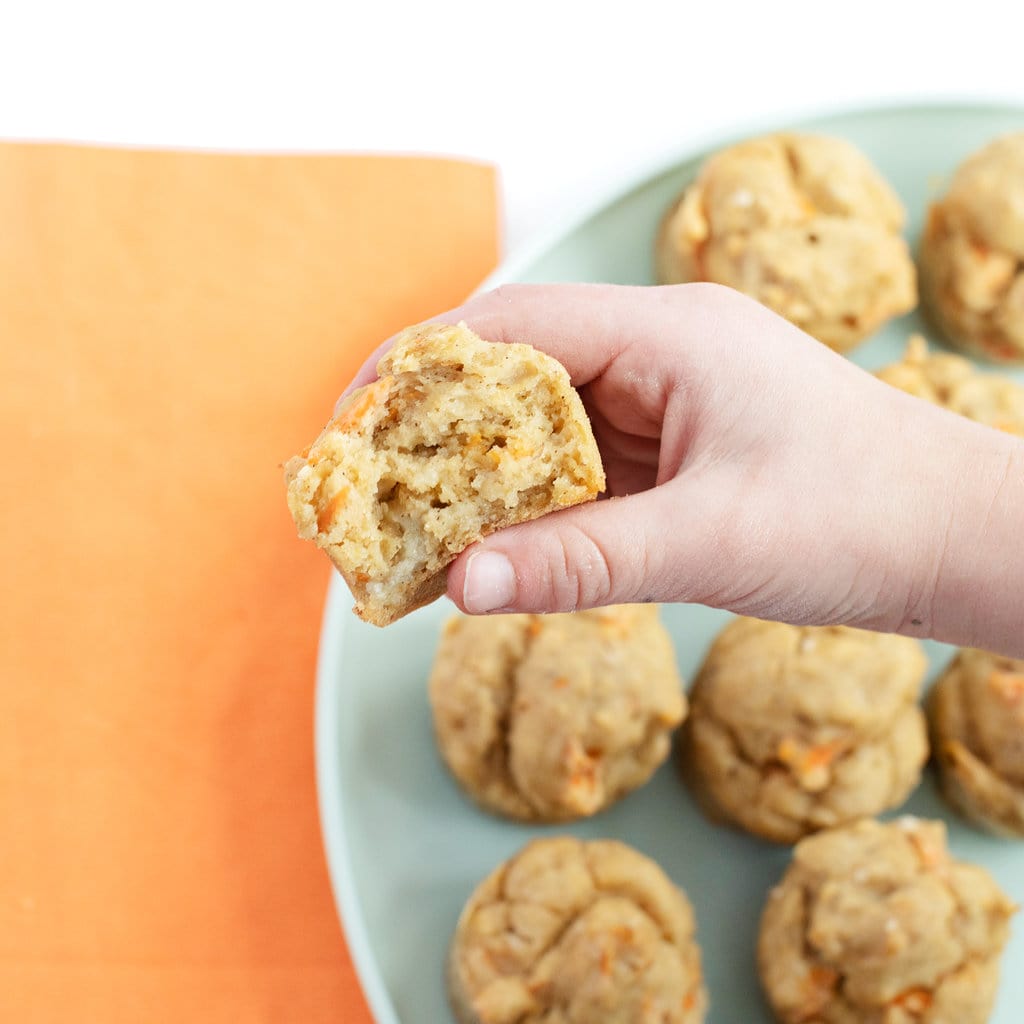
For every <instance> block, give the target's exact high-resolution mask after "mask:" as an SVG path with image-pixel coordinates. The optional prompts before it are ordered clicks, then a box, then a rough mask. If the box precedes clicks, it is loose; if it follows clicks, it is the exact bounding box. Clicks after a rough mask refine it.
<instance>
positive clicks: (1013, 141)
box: [920, 132, 1024, 363]
mask: <svg viewBox="0 0 1024 1024" xmlns="http://www.w3.org/2000/svg"><path fill="white" fill-rule="evenodd" d="M920 267H921V298H922V301H923V302H924V306H925V309H926V311H927V312H928V314H929V316H930V317H931V318H932V319H933V320H934V321H935V323H936V324H937V325H938V326H939V328H941V330H942V332H943V333H944V334H945V336H946V338H948V340H949V341H951V342H952V343H953V344H954V345H957V346H959V347H960V348H962V349H964V350H965V351H967V352H970V353H973V354H974V355H978V356H981V357H983V358H985V359H990V360H992V361H993V362H997V363H1021V362H1024V132H1020V133H1018V134H1016V135H1005V136H1003V137H1002V138H999V139H996V140H995V141H994V142H990V143H989V144H988V145H987V146H985V147H984V148H983V149H981V150H979V151H978V152H977V153H975V154H973V155H972V156H971V157H969V158H968V159H967V160H966V161H965V162H964V163H963V164H961V165H960V167H959V168H958V169H957V171H956V173H955V174H954V175H953V180H952V182H951V183H950V186H949V190H948V191H947V192H946V194H945V195H944V196H943V197H942V198H941V199H939V200H938V202H936V203H933V204H932V206H931V208H930V209H929V211H928V220H927V223H926V225H925V230H924V235H923V237H922V239H921V249H920Z"/></svg>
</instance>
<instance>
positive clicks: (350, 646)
mask: <svg viewBox="0 0 1024 1024" xmlns="http://www.w3.org/2000/svg"><path fill="white" fill-rule="evenodd" d="M766 127H770V126H766ZM797 127H800V128H803V129H807V130H810V131H821V132H828V133H831V134H835V135H841V136H845V137H846V138H848V139H850V140H851V141H853V142H854V143H856V144H857V145H858V146H860V147H861V148H862V149H863V150H864V151H865V152H866V153H867V154H868V156H869V157H871V159H872V160H874V162H875V163H876V164H877V166H878V167H879V168H880V169H881V170H882V172H883V173H884V174H885V176H886V177H887V178H888V179H889V180H890V181H891V182H892V183H893V184H894V185H895V187H896V189H897V190H898V191H899V193H900V195H901V196H902V197H903V200H904V202H905V203H906V205H907V209H908V210H909V212H910V226H909V232H910V237H911V238H912V239H914V238H916V236H917V234H918V231H919V229H920V226H921V222H922V217H923V215H924V210H925V206H926V203H927V201H928V200H929V198H931V195H932V194H933V192H934V190H935V189H936V186H937V182H939V181H941V179H942V178H943V177H944V176H947V175H948V174H949V172H950V171H951V170H952V169H953V168H954V167H955V166H956V164H957V163H958V162H959V161H960V160H961V159H962V158H963V157H964V156H966V155H967V154H968V153H970V152H971V151H972V150H974V149H976V148H977V147H978V146H980V145H982V144H983V143H984V142H986V141H987V140H988V139H990V138H992V137H993V136H994V135H997V134H999V133H1001V132H1005V131H1010V130H1018V131H1019V130H1022V129H1024V111H1020V110H1011V109H993V108H987V107H986V108H979V107H941V108H938V107H923V108H921V107H919V108H906V109H894V110H875V111H868V112H862V113H854V114H842V115H838V116H833V117H826V118H821V119H820V120H816V121H809V122H806V123H804V124H801V125H798V126H797ZM729 141H733V139H731V138H727V139H721V140H716V142H715V144H714V145H709V146H708V147H707V150H708V151H712V150H714V149H717V148H719V147H720V146H721V145H723V144H725V143H726V142H729ZM703 156H704V153H700V154H697V155H692V154H690V155H689V156H688V157H687V158H686V159H683V160H680V162H679V163H678V164H676V165H674V166H672V167H671V169H669V170H665V171H662V172H660V173H656V174H654V175H653V176H652V177H650V178H648V179H646V180H643V181H641V182H640V183H639V184H635V185H634V186H633V187H630V188H629V189H628V190H625V191H623V192H620V193H619V194H618V195H617V196H615V197H614V198H612V199H611V200H610V201H609V202H607V203H606V204H604V205H603V206H601V207H600V208H599V209H598V210H597V212H596V213H593V214H592V215H591V216H589V217H587V218H586V219H584V220H582V221H580V222H578V223H576V224H575V225H574V226H572V227H571V228H569V229H568V230H565V231H563V232H562V233H560V234H559V235H557V236H555V237H553V238H551V240H550V241H549V242H547V243H545V244H542V245H539V246H538V247H537V248H536V249H535V250H534V251H533V252H532V253H531V254H529V255H527V256H525V257H523V258H521V259H519V260H516V261H513V262H512V263H510V264H509V265H507V266H505V267H504V268H502V270H501V271H500V272H499V274H498V275H497V277H496V280H497V279H501V280H520V281H570V280H572V281H612V282H621V283H637V284H640V283H650V281H651V269H650V267H651V255H650V254H651V243H652V239H653V237H654V233H655V228H656V225H657V223H658V220H659V218H660V216H661V214H662V211H663V210H664V209H665V207H666V205H667V204H668V203H669V201H670V200H671V199H672V198H673V196H675V195H676V193H677V192H678V191H679V189H680V188H681V187H682V186H683V185H684V184H685V183H686V182H687V181H688V180H689V178H690V177H691V176H692V175H693V173H694V171H695V169H696V168H697V166H698V165H699V163H700V161H701V160H702V159H703ZM923 328H924V325H923V324H922V323H921V321H920V320H919V319H918V317H917V316H908V317H904V318H903V319H902V320H898V321H896V322H895V323H891V324H889V325H888V327H886V328H885V329H884V330H883V331H882V332H881V333H880V334H879V335H877V336H876V337H875V338H873V339H872V340H870V341H869V342H867V343H866V344H865V345H863V346H861V347H860V348H859V349H858V350H857V352H856V354H855V356H854V358H855V359H856V361H857V362H858V363H861V364H862V365H864V366H866V367H870V368H873V367H878V366H881V365H883V364H885V363H888V362H891V361H893V360H895V359H896V358H898V356H899V355H900V353H901V352H902V350H903V346H904V344H905V342H906V338H907V336H908V334H910V332H911V331H913V330H920V329H923ZM1021 379H1022V380H1024V376H1022V378H1021ZM452 611H453V609H452V606H451V605H449V604H448V603H447V602H445V601H440V602H437V603H435V604H434V605H432V606H430V607H428V608H424V609H422V610H420V611H418V612H416V613H415V614H413V615H411V616H409V617H408V618H406V619H403V620H402V621H400V622H398V623H396V624H395V625H393V626H390V627H388V628H387V629H386V630H380V629H377V628H375V627H373V626H367V625H365V624H364V623H361V622H359V621H358V620H357V619H356V618H355V616H353V615H352V613H351V600H350V598H349V596H348V592H347V591H346V589H345V587H344V585H343V584H342V583H341V581H340V580H339V579H337V578H335V579H334V581H333V582H332V585H331V590H330V594H329V597H328V601H327V608H326V611H325V615H324V626H323V636H322V640H321V651H320V664H319V680H318V686H319V693H318V701H317V722H316V738H317V778H318V785H319V791H320V809H321V816H322V821H323V830H324V841H325V843H326V848H327V859H328V862H329V865H330V871H331V877H332V880H333V884H334V890H335V894H336V897H337V902H338V908H339V910H340V912H341V916H342V919H343V921H344V925H345V931H346V934H347V936H348V942H349V947H350V949H351V951H352V955H353V957H354V959H355V962H356V966H357V968H358V971H359V974H360V977H361V979H362V982H363V985H364V988H365V991H366V994H367V997H368V999H369V1001H370V1005H371V1006H372V1008H373V1011H374V1014H375V1015H376V1019H377V1021H378V1024H444V1022H448V1021H450V1020H451V1015H450V1012H449V1009H448V1006H447V1003H446V1002H445V994H444V986H443V981H442V965H443V962H444V957H445V952H446V947H447V944H448V940H449V937H450V935H451V933H452V929H453V927H454V925H455V921H456V918H457V916H458V913H459V910H460V908H461V906H462V904H463V902H464V901H465V900H466V898H467V897H468V896H469V894H470V892H471V891H472V889H473V887H474V886H475V885H476V884H477V882H478V881H480V879H482V878H483V877H484V875H486V874H487V873H488V872H489V871H490V870H491V869H492V868H493V867H495V865H497V864H498V862H499V861H501V860H503V859H504V858H506V857H508V856H510V855H511V854H512V853H514V852H515V851H516V850H517V849H519V847H520V846H522V845H523V843H525V842H526V841H527V840H528V839H531V838H533V837H534V836H540V835H551V834H554V831H555V830H554V829H547V828H527V827H524V826H521V825H515V824H511V823H508V822H504V821H499V820H497V819H495V818H492V817H489V816H487V815H485V814H483V813H482V812H480V811H479V810H477V809H476V808H475V807H474V806H472V805H471V804H470V803H469V802H468V801H467V800H465V799H464V798H463V797H462V795H461V794H460V792H459V791H458V789H457V788H456V787H455V785H454V783H453V782H452V780H451V779H450V778H449V777H448V775H447V774H446V773H445V770H444V769H443V767H442V765H441V762H440V760H439V757H438V755H437V752H436V750H435V747H434V741H433V737H432V733H431V723H430V713H429V709H428V706H427V697H426V679H427V673H428V670H429V667H430V664H431V659H432V657H433V654H434V650H435V646H436V643H437V636H438V629H439V627H440V624H441V622H442V620H443V619H444V618H445V617H447V616H448V615H450V614H451V613H452ZM663 617H664V620H665V622H666V624H667V626H668V627H669V629H670V630H671V632H672V635H673V637H674V639H675V643H676V648H677V651H678V657H679V666H680V669H681V670H682V672H683V674H684V677H685V678H686V679H687V680H691V679H692V678H693V676H694V673H695V670H696V669H697V667H698V665H699V663H700V661H701V658H702V656H703V654H704V652H705V650H706V649H707V647H708V644H709V643H710V641H711V638H712V636H713V635H714V634H715V632H717V630H718V629H719V628H721V626H722V625H723V624H724V623H725V622H726V620H727V618H728V616H727V615H725V614H723V613H720V612H715V611H711V610H709V609H706V608H700V607H691V606H667V607H666V608H665V609H664V612H663ZM929 647H930V651H929V653H930V655H931V657H932V669H933V675H934V672H935V671H937V670H938V669H939V668H940V667H941V666H942V665H943V664H944V663H945V662H946V661H947V660H948V658H949V654H950V651H949V649H948V648H944V647H942V646H941V645H938V644H932V645H929ZM904 810H906V811H908V812H911V813H914V814H919V815H925V816H928V817H941V818H944V819H945V820H946V821H947V822H948V823H949V826H950V844H951V846H952V849H953V852H954V854H955V855H957V856H959V857H963V858H967V859H969V860H972V861H976V862H978V863H979V864H983V865H984V866H985V867H987V868H988V869H989V870H990V871H991V872H992V873H993V874H994V875H995V877H996V878H997V879H998V881H999V882H1000V884H1001V885H1002V886H1003V887H1004V888H1005V889H1006V891H1007V892H1008V893H1009V894H1010V896H1011V897H1012V898H1013V899H1014V900H1016V901H1017V902H1018V903H1024V843H1017V844H1014V843H1012V842H1007V841H1000V840H997V839H993V838H991V837H989V836H986V835H983V834H981V833H979V832H976V831H974V830H973V829H971V828H969V827H967V826H965V825H964V824H962V823H961V822H960V821H959V820H958V819H957V818H956V817H955V816H954V815H953V814H952V813H951V812H950V811H949V810H948V809H947V808H946V807H945V805H944V804H943V803H941V801H940V800H939V798H938V796H937V795H936V792H935V787H934V783H933V781H932V779H931V778H930V777H928V778H926V780H925V781H924V783H923V784H922V785H921V787H920V788H919V789H918V791H917V793H916V794H915V795H914V797H913V798H912V799H911V801H910V802H909V803H908V804H907V805H906V806H905V808H904ZM561 830H562V831H568V832H572V833H574V834H575V835H578V836H582V837H588V838H596V837H599V836H608V837H615V838H618V839H623V840H626V841H627V842H629V843H632V844H633V845H634V846H636V847H637V848H639V849H640V850H642V851H643V852H644V853H646V854H648V855H649V856H651V857H653V858H654V859H655V860H656V861H657V862H658V863H659V864H661V866H662V867H663V868H664V869H665V870H666V871H667V872H668V874H669V875H670V876H671V877H672V878H673V879H674V880H675V881H676V882H677V883H678V884H679V885H681V886H682V887H683V888H684V889H685V890H686V892H687V893H688V894H689V895H690V898H691V899H692V901H693V903H694V906H695V908H696V911H697V921H698V929H699V931H698V937H699V940H700V944H701V947H702V949H703V952H704V963H705V966H706V974H707V982H708V987H709V989H710V993H711V1011H710V1014H709V1016H708V1021H709V1022H711V1024H758V1022H769V1021H770V1019H771V1018H770V1015H769V1013H768V1011H767V1010H766V1008H765V1006H764V1003H763V1001H762V999H761V995H760V992H759V990H758V984H757V979H756V974H755V970H754V942H755V935H756V930H757V923H758V916H759V914H760V910H761V905H762V902H763V900H764V898H765V894H766V893H767V891H768V888H769V887H770V886H771V885H772V884H773V883H774V882H775V881H776V879H778V877H779V876H780V874H781V873H782V871H783V869H784V868H785V866H786V863H787V860H788V856H789V853H788V851H787V850H784V849H779V848H777V847H774V846H771V845H769V844H766V843H762V842H759V841H757V840H755V839H753V838H750V837H748V836H745V835H741V834H739V833H737V832H733V831H730V830H728V829H725V828H720V827H716V826H713V825H710V824H709V823H708V822H707V821H706V820H705V819H704V818H703V817H702V816H701V814H700V812H699V811H698V810H697V808H696V807H695V806H694V803H693V801H692V800H691V798H690V796H689V794H688V793H687V791H686V790H685V789H684V787H683V786H682V784H681V783H680V782H679V781H678V779H677V777H676V774H675V772H674V770H673V767H672V764H671V763H669V764H667V765H665V766H663V767H662V769H661V771H659V772H658V773H657V775H656V776H655V778H654V779H653V780H652V781H651V783H650V784H649V785H647V786H645V787H644V788H643V789H641V790H639V791H638V792H636V793H633V794H632V795H630V796H628V797H626V798H625V799H624V800H623V801H622V802H621V803H619V804H618V805H616V806H615V807H613V808H612V809H611V810H609V811H606V812H605V813H603V814H601V815H599V816H598V817H596V818H593V819H591V820H589V821H585V822H581V823H579V824H575V825H570V826H568V827H564V826H563V827H561ZM1015 931H1016V935H1015V937H1014V939H1013V940H1012V942H1011V944H1010V946H1009V947H1008V948H1007V950H1006V953H1005V958H1004V961H1003V964H1004V970H1003V980H1002V985H1001V989H1000V993H999V1001H998V1008H997V1011H996V1013H995V1015H994V1017H993V1018H992V1020H993V1021H994V1022H995V1024H1020V1021H1021V1020H1022V1019H1024V921H1018V922H1017V926H1016V929H1015ZM593 1024H600V1022H598V1021H595V1022H593Z"/></svg>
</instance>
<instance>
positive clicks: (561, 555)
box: [448, 478, 706, 615]
mask: <svg viewBox="0 0 1024 1024" xmlns="http://www.w3.org/2000/svg"><path fill="white" fill-rule="evenodd" d="M681 484H682V481H681V480H679V479H678V478H677V479H675V480H672V481H670V482H669V483H666V484H663V485H662V486H660V487H656V488H653V489H651V490H648V491H643V492H642V493H640V494H634V495H630V496H628V497H624V498H609V499H608V500H606V501H597V502H591V503H589V504H587V505H580V506H577V507H575V508H571V509H565V510H563V511H560V512H555V513H552V514H551V515H547V516H543V517H542V518H540V519H535V520H533V521H532V522H529V523H522V524H520V525H518V526H511V527H509V528H507V529H505V530H500V531H499V532H498V533H495V534H494V535H493V536H491V537H488V538H487V539H486V540H483V541H481V542H480V543H478V544H474V545H473V546H472V547H470V548H467V549H466V550H465V551H464V552H462V554H461V555H459V557H458V558H457V559H456V560H455V562H453V563H452V565H451V566H450V567H449V570H448V596H449V597H450V598H451V600H452V601H454V602H455V604H456V605H458V607H459V608H460V609H462V611H464V612H468V613H469V614H471V615H479V614H483V613H485V612H567V611H579V610H581V609H584V608H594V607H597V606H600V605H606V604H626V603H632V602H641V601H679V600H687V599H690V598H689V595H688V593H687V592H688V591H690V590H691V588H690V586H688V585H687V583H688V582H689V583H691V584H698V585H699V580H700V578H701V577H702V576H703V575H704V572H703V569H704V566H703V565H702V564H701V563H702V562H703V558H702V556H701V551H702V550H706V548H705V547H704V545H702V543H701V542H700V540H699V539H698V538H697V537H696V536H695V534H694V533H692V532H691V531H690V530H689V529H688V528H687V527H688V526H689V525H690V523H689V522H687V523H686V524H684V523H683V522H682V519H683V515H682V514H681V509H682V508H683V507H684V506H683V503H682V501H681V499H682V497H683V491H682V489H681V487H680V486H679V485H681ZM686 519H687V520H690V516H686ZM691 592H692V591H691Z"/></svg>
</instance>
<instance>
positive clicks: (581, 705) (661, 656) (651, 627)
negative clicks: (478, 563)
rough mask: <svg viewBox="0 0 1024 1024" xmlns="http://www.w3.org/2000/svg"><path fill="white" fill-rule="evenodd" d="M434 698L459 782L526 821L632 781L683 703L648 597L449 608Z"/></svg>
mask: <svg viewBox="0 0 1024 1024" xmlns="http://www.w3.org/2000/svg"><path fill="white" fill-rule="evenodd" d="M430 703H431V707H432V710H433V715H434V731H435V735H436V737H437V743H438V747H439V748H440V751H441V754H442V756H443V757H444V760H445V763H446V764H447V765H448V768H449V769H450V770H451V772H452V774H453V775H454V776H455V778H456V779H457V780H458V782H459V784H460V785H461V786H462V787H463V788H464V789H465V791H466V792H467V793H468V794H469V795H470V796H471V797H472V798H473V799H474V800H475V801H476V802H477V803H478V804H480V806H481V807H484V808H486V809H487V810H489V811H494V812H496V813H498V814H502V815H505V816H506V817H510V818H517V819H520V820H523V821H566V820H569V819H571V818H579V817H582V816H585V815H590V814H594V813H595V812H597V811H599V810H601V809H602V808H604V807H607V806H608V804H610V803H612V801H614V800H617V799H618V798H619V797H620V796H623V795H624V794H625V793H628V792H629V791H630V790H633V789H636V787H637V786H640V785H642V784H643V783H645V782H646V781H647V780H648V779H649V778H650V776H651V774H652V773H653V772H654V770H655V769H656V768H657V767H658V765H659V764H661V763H662V761H664V760H665V758H666V757H667V756H668V752H669V747H670V743H671V733H672V730H673V729H674V728H675V727H676V726H677V725H678V724H679V723H680V722H681V721H682V719H683V716H684V715H685V713H686V698H685V697H684V696H683V691H682V680H681V679H680V677H679V673H678V671H677V669H676V661H675V651H674V650H673V647H672V642H671V640H670V638H669V635H668V633H667V632H666V630H665V628H664V627H663V626H662V625H661V622H660V620H659V618H658V610H657V607H656V606H653V605H622V606H613V607H610V608H601V609H597V610H594V611H585V612H573V613H569V614H563V615H493V616H487V617H480V618H474V617H459V618H454V619H451V620H449V622H448V623H446V625H445V628H444V633H443V635H442V637H441V642H440V645H439V648H438V652H437V657H436V659H435V662H434V667H433V671H432V673H431V676H430Z"/></svg>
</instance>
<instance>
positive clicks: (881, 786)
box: [681, 618, 928, 843]
mask: <svg viewBox="0 0 1024 1024" xmlns="http://www.w3.org/2000/svg"><path fill="white" fill-rule="evenodd" d="M926 668H927V660H926V658H925V655H924V651H923V649H922V647H921V645H920V644H919V643H918V642H917V641H916V640H913V639H911V638H909V637H902V636H887V635H885V634H882V633H870V632H866V631H864V630H859V629H851V628H849V627H846V626H825V627H807V626H804V627H798V626H787V625H784V624H782V623H778V622H762V621H760V620H758V619H748V618H737V619H735V620H733V622H731V623H730V624H729V625H728V626H727V627H726V628H725V629H724V630H723V631H722V632H721V633H720V634H719V635H718V637H717V638H716V639H715V641H714V643H713V644H712V646H711V649H710V651H709V652H708V655H707V658H706V659H705V661H704V664H703V666H702V667H701V669H700V673H699V674H698V676H697V679H696V682H695V683H694V686H693V689H692V690H691V692H690V716H689V719H688V721H687V723H686V726H685V728H684V742H683V744H682V746H681V758H682V768H683V774H684V776H685V777H686V778H687V780H688V781H689V782H690V783H691V785H692V787H693V789H694V791H695V793H696V795H697V797H698V799H699V800H700V802H701V803H702V804H703V806H704V808H705V810H706V811H707V812H708V813H709V814H710V815H711V816H712V817H714V818H718V819H722V820H724V821H726V822H729V823H731V824H734V825H738V826H740V827H741V828H744V829H746V830H747V831H749V832H753V833H754V834H755V835H759V836H762V837H763V838H765V839H770V840H773V841H774V842H779V843H793V842H796V840H798V839H800V838H801V837H802V836H805V835H807V834H808V833H811V832H815V831H817V830H818V829H822V828H828V827H831V826H834V825H840V824H843V823H845V822H848V821H852V820H854V819H856V818H861V817H864V816H867V815H873V814H877V813H878V812H880V811H883V810H885V809H886V808H890V807H895V806H897V805H898V804H900V803H902V802H903V801H904V800H905V799H906V797H907V796H908V794H909V793H910V791H911V790H912V789H913V788H914V787H915V786H916V785H917V782H918V780H919V779H920V776H921V769H922V767H923V765H924V763H925V761H926V760H927V756H928V741H927V729H926V724H925V718H924V714H923V713H922V711H921V709H920V708H919V707H918V705H917V699H918V695H919V693H920V690H921V683H922V681H923V679H924V675H925V671H926Z"/></svg>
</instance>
